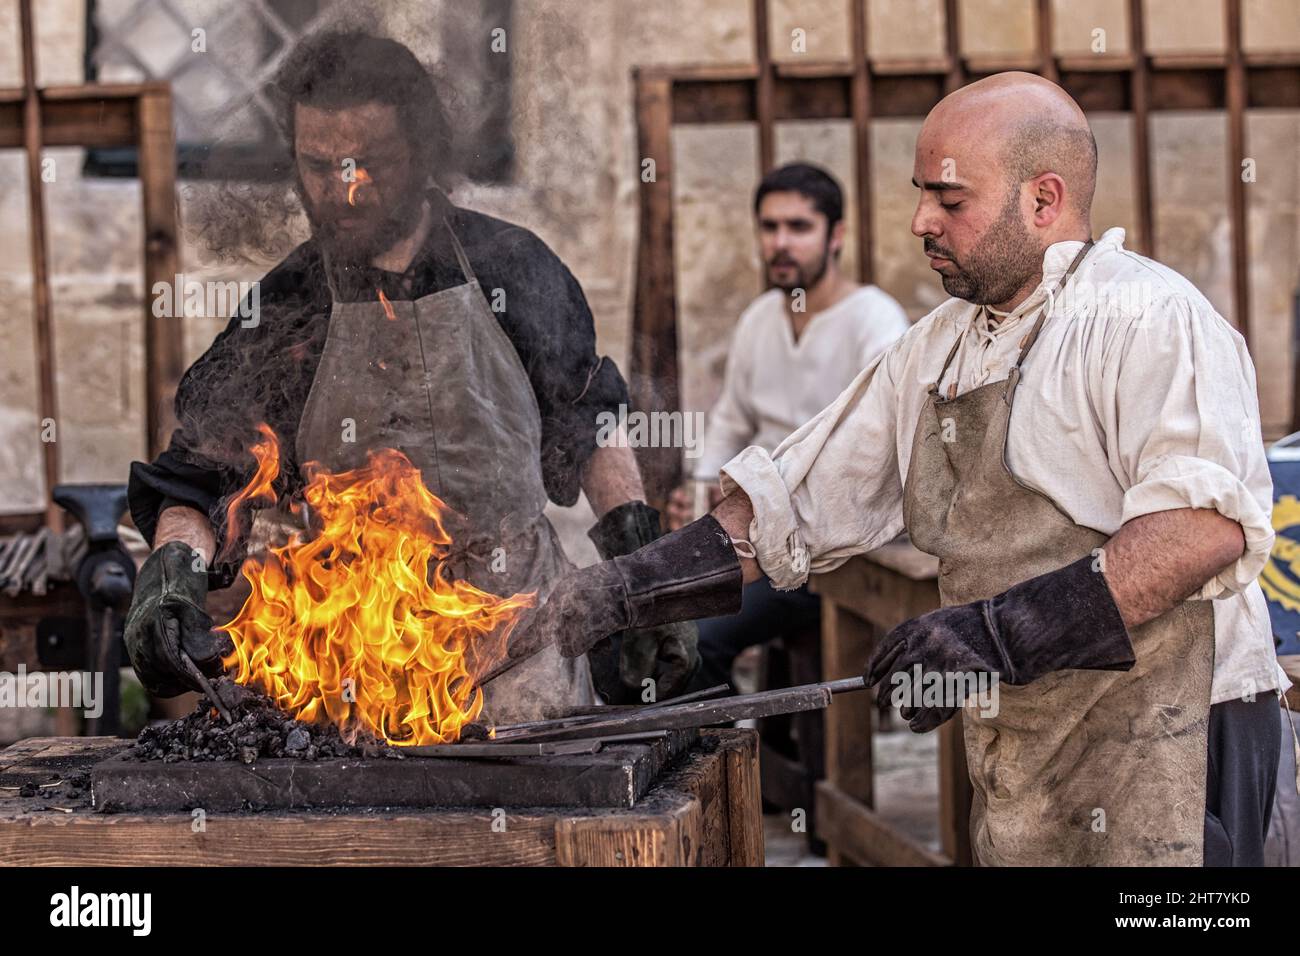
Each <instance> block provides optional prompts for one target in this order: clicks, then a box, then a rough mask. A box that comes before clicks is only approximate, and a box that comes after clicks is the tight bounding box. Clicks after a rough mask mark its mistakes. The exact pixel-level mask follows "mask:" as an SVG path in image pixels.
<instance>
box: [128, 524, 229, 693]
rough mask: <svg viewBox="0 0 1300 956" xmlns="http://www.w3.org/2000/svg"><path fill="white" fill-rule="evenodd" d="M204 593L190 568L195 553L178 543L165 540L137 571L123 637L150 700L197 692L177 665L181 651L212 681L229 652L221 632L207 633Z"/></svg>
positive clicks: (201, 576) (203, 582) (203, 579)
mask: <svg viewBox="0 0 1300 956" xmlns="http://www.w3.org/2000/svg"><path fill="white" fill-rule="evenodd" d="M207 595H208V575H207V572H206V570H204V571H196V570H194V552H193V550H192V549H191V548H190V546H189V545H187V544H184V543H182V542H180V541H168V542H167V543H166V544H164V545H163V546H162V547H160V548H158V549H157V550H156V551H154V552H153V554H151V555H149V557H148V559H147V560H146V561H145V562H144V566H143V567H141V568H140V573H139V575H138V576H137V577H136V581H135V596H134V597H133V598H132V600H131V609H130V610H129V611H128V612H127V615H126V625H125V628H124V634H123V637H124V640H125V642H126V650H127V653H128V654H130V656H131V664H132V665H133V666H134V667H135V672H136V674H138V675H139V676H140V683H142V684H143V685H144V688H145V690H147V691H148V692H149V693H151V694H153V695H154V696H155V697H175V696H176V695H177V694H181V693H184V692H185V691H187V690H200V689H201V688H200V687H199V686H198V684H197V682H196V681H195V680H194V679H193V678H192V677H191V676H190V674H189V673H188V671H187V670H186V668H185V665H184V664H183V663H182V661H181V652H182V651H184V652H185V653H186V654H188V655H189V658H190V660H192V661H193V662H194V663H195V664H196V665H197V666H198V668H199V670H200V671H202V672H203V673H204V674H206V675H208V676H210V677H215V676H216V675H218V674H220V673H221V671H222V667H221V659H222V658H223V657H225V656H227V655H229V654H230V652H231V651H232V650H233V649H234V647H233V645H232V644H231V642H230V638H229V637H227V636H226V634H225V633H224V632H222V631H214V630H212V618H210V617H208V614H207V612H206V611H205V610H204V602H205V601H206V599H207Z"/></svg>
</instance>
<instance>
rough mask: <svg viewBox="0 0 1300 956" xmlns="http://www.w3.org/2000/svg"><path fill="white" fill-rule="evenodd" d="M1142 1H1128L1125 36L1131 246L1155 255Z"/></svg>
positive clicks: (1146, 60)
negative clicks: (1134, 231)
mask: <svg viewBox="0 0 1300 956" xmlns="http://www.w3.org/2000/svg"><path fill="white" fill-rule="evenodd" d="M1142 3H1143V0H1129V2H1128V35H1129V44H1130V47H1131V48H1132V54H1133V70H1132V72H1131V73H1129V78H1128V82H1129V91H1128V92H1129V106H1130V108H1131V109H1132V110H1133V203H1134V205H1135V207H1136V212H1137V224H1138V239H1137V242H1136V243H1134V247H1135V248H1136V249H1137V250H1138V251H1139V252H1140V253H1142V254H1143V255H1145V256H1149V257H1154V256H1155V254H1156V233H1155V199H1154V198H1153V195H1152V190H1151V120H1150V117H1149V116H1148V115H1147V114H1148V110H1149V109H1150V101H1151V80H1150V77H1149V75H1148V64H1149V60H1148V57H1147V52H1146V27H1145V25H1144V21H1143V10H1142Z"/></svg>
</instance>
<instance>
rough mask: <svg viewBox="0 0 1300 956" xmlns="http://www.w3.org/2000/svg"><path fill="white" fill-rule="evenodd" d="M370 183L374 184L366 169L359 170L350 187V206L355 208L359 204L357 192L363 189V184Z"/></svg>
mask: <svg viewBox="0 0 1300 956" xmlns="http://www.w3.org/2000/svg"><path fill="white" fill-rule="evenodd" d="M370 182H374V180H373V179H371V178H370V174H369V173H368V172H366V171H365V169H364V168H362V169H358V170H357V172H356V178H355V179H354V180H352V182H351V183H350V184H349V185H348V205H349V206H355V205H356V204H357V190H358V189H360V188H361V186H362V184H363V183H370Z"/></svg>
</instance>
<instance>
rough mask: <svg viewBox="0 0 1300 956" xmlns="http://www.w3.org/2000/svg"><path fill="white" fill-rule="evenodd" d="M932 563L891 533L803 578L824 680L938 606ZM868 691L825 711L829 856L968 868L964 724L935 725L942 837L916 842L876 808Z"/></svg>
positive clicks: (857, 664)
mask: <svg viewBox="0 0 1300 956" xmlns="http://www.w3.org/2000/svg"><path fill="white" fill-rule="evenodd" d="M938 576H939V561H938V559H937V558H934V557H932V556H930V555H928V554H925V553H923V552H921V551H918V550H917V549H916V548H915V547H913V546H912V545H911V544H910V543H907V542H902V541H896V542H891V543H890V544H887V545H885V546H884V547H883V548H879V549H877V550H875V551H872V552H869V553H868V554H866V555H864V556H862V557H858V558H852V559H850V560H849V561H847V562H846V563H844V564H843V565H841V566H840V567H839V568H836V569H835V570H834V571H832V572H830V573H829V574H819V575H814V576H813V577H811V578H809V581H810V582H811V585H812V590H813V591H815V592H816V593H817V594H820V595H821V598H822V602H823V606H822V679H823V680H838V679H840V678H844V677H858V676H860V675H861V674H862V669H863V667H864V666H866V662H867V658H868V657H870V656H871V649H872V646H873V641H874V638H875V637H876V635H878V634H884V633H885V632H886V631H888V630H890V629H891V628H893V627H896V626H897V625H899V624H901V623H903V621H907V620H910V619H912V618H914V617H918V616H920V615H922V614H925V613H926V612H928V611H932V610H934V609H935V608H937V607H938V606H939V586H938V581H937V579H938ZM874 711H875V692H874V691H867V692H864V693H857V694H839V695H838V696H836V697H835V699H834V701H833V702H832V703H831V706H830V708H829V709H828V710H827V711H826V779H825V780H822V781H820V782H819V783H818V784H817V813H816V820H817V835H818V836H820V837H821V838H822V839H823V840H825V841H826V844H827V849H828V856H829V859H830V861H831V863H832V864H836V865H838V864H845V863H847V864H850V865H851V864H853V863H868V864H873V865H877V866H951V865H953V864H957V865H961V866H969V865H970V863H971V851H970V802H971V788H970V778H969V776H968V775H967V772H966V754H965V750H964V749H963V745H962V736H961V723H960V721H959V720H950V721H948V722H947V723H946V724H944V725H943V726H942V727H940V728H939V731H938V732H939V840H940V845H941V846H942V848H943V853H942V854H938V853H935V852H934V851H932V850H931V849H929V848H928V847H926V846H923V845H921V844H920V843H918V842H917V841H916V840H914V839H913V838H912V837H911V836H909V835H908V834H905V833H903V832H902V831H900V830H899V829H898V828H897V827H894V826H892V825H890V824H889V823H888V822H886V821H885V820H884V819H883V818H882V817H881V816H880V814H878V813H877V812H876V811H875V809H874V780H873V771H872V756H871V732H872V722H873V720H874V719H875V715H874Z"/></svg>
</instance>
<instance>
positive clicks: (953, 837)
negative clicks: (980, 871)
mask: <svg viewBox="0 0 1300 956" xmlns="http://www.w3.org/2000/svg"><path fill="white" fill-rule="evenodd" d="M963 719H964V717H963V715H962V712H961V711H958V712H957V715H956V716H955V717H953V718H952V720H950V721H948V722H947V723H946V724H944V725H943V726H941V727H940V728H939V843H940V845H941V846H942V847H943V852H944V855H945V856H947V857H948V858H949V859H950V860H952V861H953V862H954V863H955V864H957V865H958V866H971V865H973V863H974V858H973V856H972V853H971V845H970V807H971V799H972V796H973V793H974V791H973V790H972V788H971V782H970V771H969V770H968V769H967V767H966V742H965V739H964V737H963V734H962V720H963Z"/></svg>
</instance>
